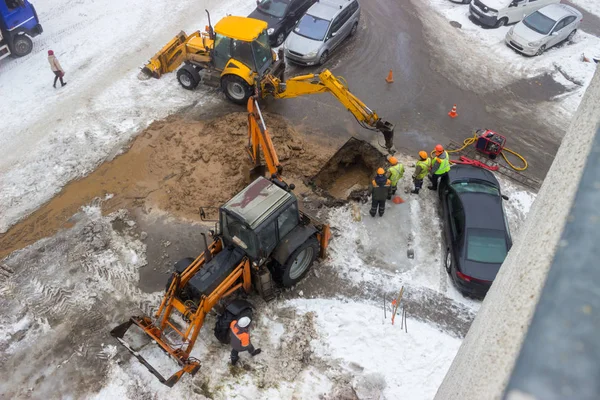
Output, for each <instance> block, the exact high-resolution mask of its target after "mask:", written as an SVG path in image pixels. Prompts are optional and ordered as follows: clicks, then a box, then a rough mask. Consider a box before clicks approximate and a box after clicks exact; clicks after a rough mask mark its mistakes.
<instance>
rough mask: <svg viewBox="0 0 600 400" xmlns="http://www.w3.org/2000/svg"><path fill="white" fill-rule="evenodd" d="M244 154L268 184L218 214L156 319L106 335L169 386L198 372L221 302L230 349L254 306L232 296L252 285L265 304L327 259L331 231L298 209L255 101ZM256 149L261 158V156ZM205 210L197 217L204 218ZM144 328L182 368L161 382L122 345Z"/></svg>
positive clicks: (171, 284) (178, 267)
mask: <svg viewBox="0 0 600 400" xmlns="http://www.w3.org/2000/svg"><path fill="white" fill-rule="evenodd" d="M247 150H248V155H249V156H250V159H251V161H252V163H253V166H254V167H255V168H261V167H263V165H262V164H261V163H262V159H263V158H264V160H265V163H266V168H267V169H268V171H269V176H270V179H266V178H265V177H264V176H260V177H258V178H257V179H255V180H254V181H253V182H252V183H251V184H250V185H248V186H247V187H246V188H245V189H243V190H242V191H241V192H240V193H238V194H237V195H235V196H234V197H233V198H232V199H231V200H229V201H228V202H227V203H226V204H224V205H223V206H221V207H220V208H219V221H218V229H216V232H215V233H214V234H213V240H212V243H210V244H208V243H207V240H206V236H205V235H204V234H203V237H204V244H205V250H204V252H202V253H201V254H200V255H199V256H197V257H196V258H195V259H194V258H184V259H182V260H180V261H178V262H177V263H175V265H174V271H173V274H172V276H171V277H170V278H169V281H168V282H167V286H166V292H165V294H164V296H163V299H162V301H161V303H160V306H159V307H158V310H157V311H156V312H155V314H154V316H153V317H150V316H147V315H140V316H133V317H131V318H130V319H129V320H128V321H127V322H125V323H123V324H121V325H118V326H117V327H115V328H114V329H113V330H112V331H111V335H112V336H114V337H115V338H116V339H117V340H118V341H119V343H121V344H122V345H123V346H124V347H125V348H126V349H127V350H128V351H129V352H130V353H131V354H132V355H133V356H134V357H136V358H137V359H138V360H139V361H140V362H141V363H142V364H143V365H144V366H145V367H146V368H147V369H148V370H149V371H150V372H151V373H152V374H154V375H155V376H156V377H157V378H158V379H159V380H160V382H162V383H163V384H165V385H167V386H169V387H172V386H173V385H175V384H176V383H177V382H178V381H179V379H181V377H182V376H183V375H184V374H185V373H189V374H191V375H194V374H196V373H197V372H198V371H199V369H200V361H199V360H198V359H196V358H194V357H193V356H192V355H191V352H192V349H193V347H194V344H195V343H196V340H197V338H198V335H199V333H200V330H201V328H202V326H203V324H204V319H205V317H206V315H207V314H208V313H209V312H210V311H211V310H212V309H213V307H215V306H216V305H217V304H219V303H221V305H222V306H223V309H224V311H223V312H222V313H221V314H220V315H219V317H218V319H217V324H216V326H215V331H214V332H215V336H216V337H217V339H219V340H220V341H221V342H222V343H229V341H228V340H229V324H230V323H231V321H232V320H233V319H235V318H239V317H240V316H242V315H248V314H251V312H252V306H251V304H250V303H248V302H247V301H245V300H242V299H236V298H235V297H236V295H237V294H238V293H241V294H242V295H244V294H248V293H250V292H251V290H252V287H254V288H255V289H256V290H257V291H258V293H259V294H260V295H261V296H262V297H263V298H264V299H265V300H270V299H272V298H273V297H274V296H275V291H276V286H275V285H274V283H273V282H274V281H275V282H276V283H278V284H279V285H280V286H283V287H291V286H293V285H295V284H296V283H297V282H299V281H300V280H301V279H302V278H303V277H304V276H305V275H306V273H307V272H308V271H309V269H310V267H311V265H312V264H313V262H314V261H315V259H316V258H317V257H320V258H324V257H325V256H326V252H327V246H328V243H329V239H330V237H331V233H330V228H329V225H327V224H324V223H322V222H320V221H318V220H317V219H316V218H314V217H312V216H310V215H308V214H306V213H305V212H303V211H302V210H301V209H300V206H299V204H298V200H297V199H296V196H295V195H294V194H293V193H292V190H293V189H294V185H293V184H290V185H288V184H287V183H285V182H284V181H283V179H282V177H281V173H282V168H281V165H280V164H279V160H278V158H277V153H276V152H275V148H274V146H273V143H272V141H271V137H270V135H269V132H268V130H267V128H266V126H265V123H264V120H263V118H262V115H261V112H260V108H259V106H258V103H257V102H256V100H255V99H254V98H250V99H249V100H248V148H247ZM261 150H262V154H263V157H261ZM204 215H205V214H204V211H203V210H201V216H203V219H204ZM134 325H135V326H136V327H138V328H140V329H141V331H142V333H143V335H142V337H145V338H146V339H150V340H151V341H154V342H155V343H156V344H157V345H158V346H159V347H160V348H161V349H162V350H163V351H165V352H166V353H167V354H169V355H170V356H171V357H172V358H173V359H175V360H176V361H177V362H178V364H179V366H180V369H179V370H178V371H176V372H175V373H174V374H172V375H171V376H170V377H169V378H165V377H164V376H163V375H162V374H161V373H160V372H159V371H158V370H157V369H155V368H154V367H153V366H152V365H150V363H148V361H147V360H146V359H145V358H144V357H143V356H142V355H141V354H140V352H139V349H134V348H133V347H132V346H131V345H130V344H129V343H128V340H126V339H125V335H126V334H127V333H128V331H129V329H130V328H131V327H132V326H134Z"/></svg>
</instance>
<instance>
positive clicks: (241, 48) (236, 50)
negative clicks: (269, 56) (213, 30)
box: [231, 40, 255, 71]
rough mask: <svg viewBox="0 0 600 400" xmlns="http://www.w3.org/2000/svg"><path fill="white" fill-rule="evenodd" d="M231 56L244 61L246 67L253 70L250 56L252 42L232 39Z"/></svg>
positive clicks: (252, 61) (252, 60) (252, 59)
mask: <svg viewBox="0 0 600 400" xmlns="http://www.w3.org/2000/svg"><path fill="white" fill-rule="evenodd" d="M231 47H232V52H231V54H232V57H233V58H234V59H236V60H237V61H240V62H242V63H244V64H245V65H246V66H247V67H248V68H250V69H251V70H253V71H254V69H255V66H254V58H253V57H252V44H251V43H250V42H243V41H241V40H232V42H231Z"/></svg>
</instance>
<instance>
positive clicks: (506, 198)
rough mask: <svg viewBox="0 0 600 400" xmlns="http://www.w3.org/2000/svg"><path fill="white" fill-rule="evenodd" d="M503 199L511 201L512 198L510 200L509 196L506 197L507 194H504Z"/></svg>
mask: <svg viewBox="0 0 600 400" xmlns="http://www.w3.org/2000/svg"><path fill="white" fill-rule="evenodd" d="M502 198H503V199H504V200H509V199H510V198H509V197H508V196H507V195H505V194H503V195H502Z"/></svg>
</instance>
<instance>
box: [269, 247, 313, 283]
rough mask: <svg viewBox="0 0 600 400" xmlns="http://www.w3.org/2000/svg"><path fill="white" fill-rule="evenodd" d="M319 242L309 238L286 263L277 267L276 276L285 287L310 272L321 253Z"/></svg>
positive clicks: (298, 280)
mask: <svg viewBox="0 0 600 400" xmlns="http://www.w3.org/2000/svg"><path fill="white" fill-rule="evenodd" d="M319 250H320V248H319V242H318V241H317V239H316V238H315V237H311V238H309V239H308V240H307V241H306V242H304V243H303V244H302V245H300V247H298V248H297V249H296V250H294V252H293V253H292V254H291V255H290V256H289V257H288V259H287V261H286V262H285V264H283V265H281V266H277V267H276V273H275V274H274V278H275V279H276V280H277V281H279V283H281V284H282V285H283V286H284V287H292V286H294V285H295V284H296V283H298V282H300V280H301V279H302V278H304V276H305V275H306V274H307V273H308V271H309V270H310V267H311V265H312V264H313V263H314V261H315V259H316V258H317V255H318V254H319Z"/></svg>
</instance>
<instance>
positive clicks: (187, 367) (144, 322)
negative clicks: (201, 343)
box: [110, 317, 200, 387]
mask: <svg viewBox="0 0 600 400" xmlns="http://www.w3.org/2000/svg"><path fill="white" fill-rule="evenodd" d="M132 325H136V326H138V327H139V328H141V329H142V330H143V331H144V333H145V334H146V335H148V336H149V337H150V339H152V340H153V341H155V342H156V343H157V344H158V345H159V346H160V347H161V348H163V350H165V346H168V344H166V343H165V342H164V341H163V340H162V339H161V338H157V337H156V336H155V335H154V334H153V331H154V330H156V329H157V328H156V327H154V325H152V323H151V320H150V318H148V317H131V318H130V319H129V321H127V322H125V323H122V324H121V325H118V326H116V327H115V328H114V329H113V330H112V331H110V334H111V336H113V337H114V338H116V339H117V340H118V341H119V343H120V344H121V345H122V346H123V347H125V348H126V349H127V351H129V352H130V353H131V355H133V356H134V357H135V358H137V359H138V361H139V362H140V363H142V365H144V366H145V367H146V368H147V369H148V371H150V372H151V373H152V374H153V375H154V376H156V377H157V378H158V380H159V381H160V383H162V384H164V385H166V386H168V387H173V386H174V385H175V384H176V383H177V382H178V381H179V379H181V377H182V376H183V374H185V373H189V374H191V375H192V376H193V375H195V374H196V373H197V372H198V370H199V369H200V362H199V361H196V360H195V359H194V360H192V359H190V358H188V359H185V360H184V359H182V358H181V357H176V356H175V355H173V354H171V355H173V356H174V357H175V358H176V359H177V361H178V362H179V364H180V365H181V366H182V368H181V369H180V370H179V371H177V372H175V373H174V374H173V375H171V377H170V378H169V379H165V377H164V376H162V374H161V373H160V372H158V371H157V370H156V368H154V367H153V366H152V365H150V363H149V362H148V361H146V359H145V358H144V357H142V356H141V355H140V353H138V351H137V350H135V349H134V348H133V347H131V346H130V345H129V343H127V342H126V341H125V340H123V337H124V336H125V334H126V333H127V331H128V330H129V328H131V326H132ZM168 347H170V346H168ZM165 351H167V350H165ZM167 352H168V353H170V351H167Z"/></svg>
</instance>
